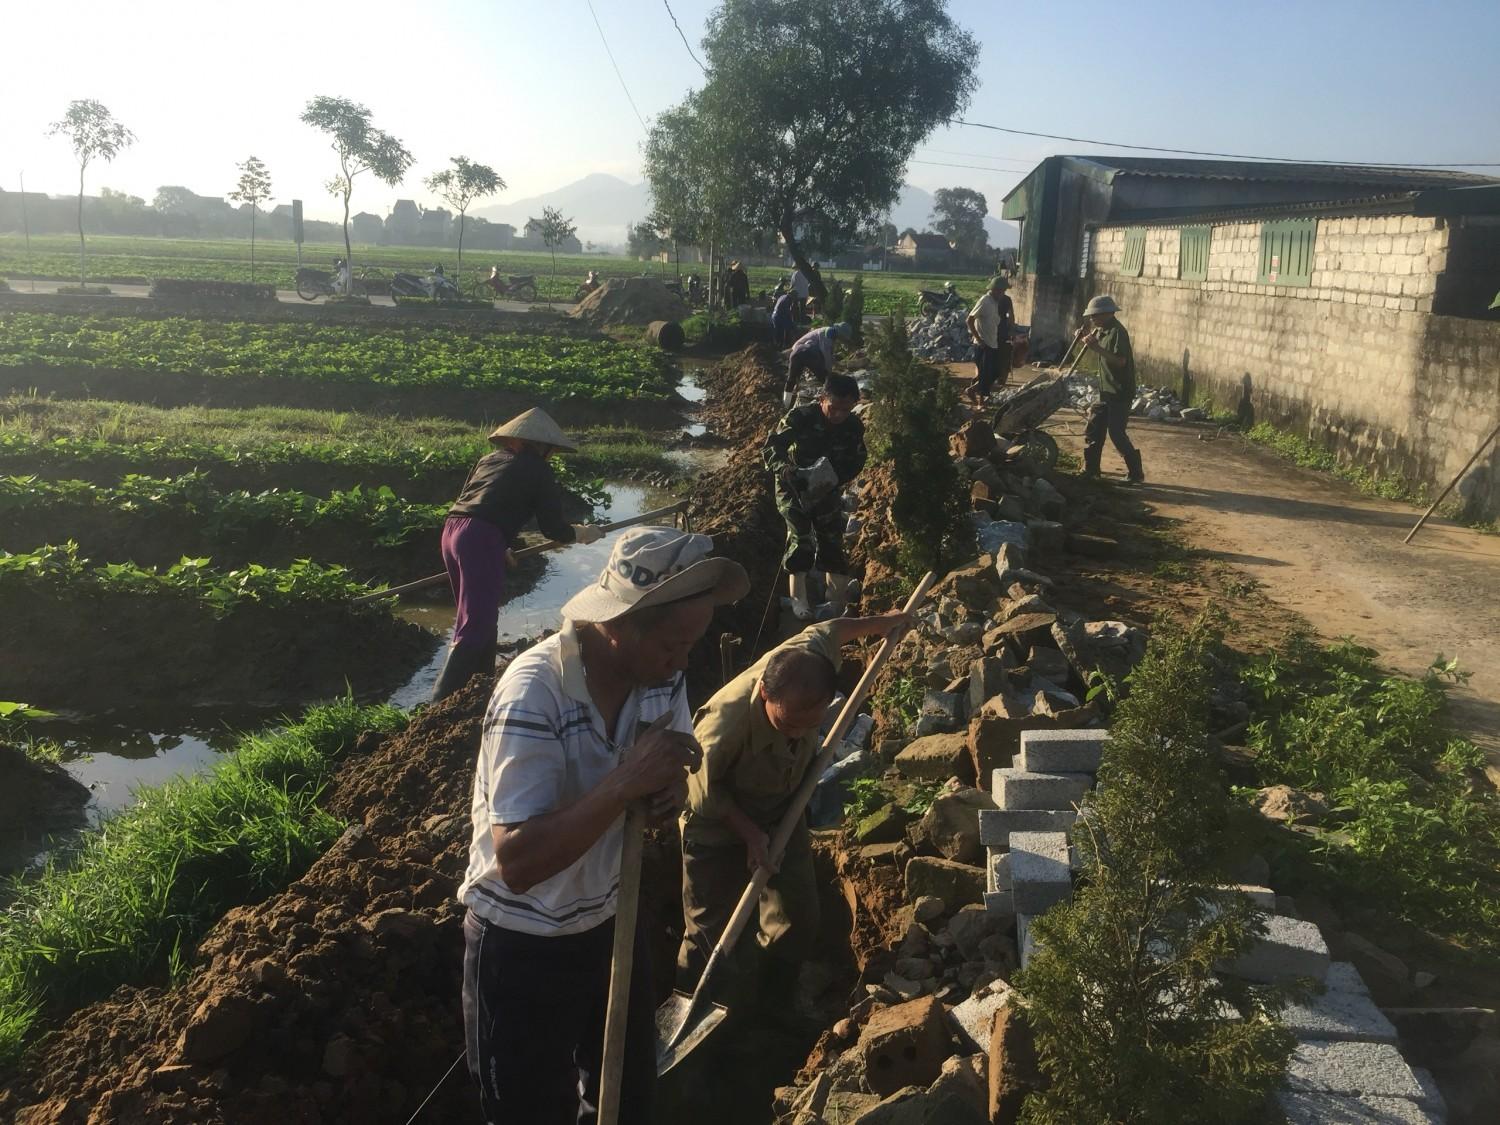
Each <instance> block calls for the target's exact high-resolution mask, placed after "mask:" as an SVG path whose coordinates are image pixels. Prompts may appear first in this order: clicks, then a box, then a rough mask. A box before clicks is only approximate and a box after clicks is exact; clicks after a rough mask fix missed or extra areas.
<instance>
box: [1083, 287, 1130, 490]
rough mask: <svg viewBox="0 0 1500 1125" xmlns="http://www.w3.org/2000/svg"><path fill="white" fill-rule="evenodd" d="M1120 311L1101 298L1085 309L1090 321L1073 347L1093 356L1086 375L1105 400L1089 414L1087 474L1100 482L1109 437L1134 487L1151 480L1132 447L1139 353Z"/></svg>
mask: <svg viewBox="0 0 1500 1125" xmlns="http://www.w3.org/2000/svg"><path fill="white" fill-rule="evenodd" d="M1119 311H1120V306H1119V305H1117V304H1115V299H1114V298H1113V297H1110V296H1107V295H1101V296H1098V297H1095V298H1094V299H1093V300H1091V301H1090V302H1089V303H1088V307H1087V308H1085V309H1084V310H1083V319H1084V320H1085V321H1086V322H1087V323H1085V324H1084V325H1083V326H1082V327H1080V328H1079V329H1078V331H1077V332H1076V333H1074V335H1073V343H1074V344H1075V345H1078V346H1081V347H1082V348H1083V349H1084V351H1086V352H1087V353H1088V354H1087V355H1086V356H1084V357H1083V358H1084V360H1085V364H1086V365H1085V366H1084V367H1083V370H1085V371H1089V370H1092V371H1093V372H1094V373H1095V374H1096V375H1098V377H1099V401H1098V402H1096V403H1095V404H1094V405H1093V406H1092V407H1091V408H1090V409H1089V420H1088V424H1087V425H1086V426H1085V427H1084V430H1083V475H1084V476H1087V477H1097V476H1098V475H1099V460H1100V458H1101V457H1102V456H1103V455H1104V436H1105V434H1108V435H1109V439H1110V441H1112V442H1114V445H1115V448H1116V449H1117V450H1119V453H1120V456H1121V458H1123V459H1124V461H1125V470H1126V472H1127V473H1128V474H1129V477H1128V479H1129V480H1130V482H1131V483H1132V484H1140V483H1141V482H1142V481H1144V480H1145V479H1146V474H1145V473H1144V472H1143V471H1142V469H1141V451H1140V450H1139V449H1137V448H1136V447H1135V445H1134V444H1132V442H1131V440H1130V435H1129V434H1127V433H1126V432H1125V427H1126V426H1127V425H1128V424H1129V422H1130V406H1131V403H1132V402H1133V401H1134V400H1135V352H1134V351H1133V350H1132V349H1131V347H1130V333H1128V332H1126V331H1125V326H1124V325H1123V324H1121V323H1120V322H1119V321H1118V320H1116V319H1115V313H1117V312H1119Z"/></svg>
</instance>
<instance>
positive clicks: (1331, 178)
mask: <svg viewBox="0 0 1500 1125" xmlns="http://www.w3.org/2000/svg"><path fill="white" fill-rule="evenodd" d="M1064 159H1067V160H1076V161H1080V162H1086V163H1089V164H1092V165H1095V166H1096V167H1098V168H1099V169H1101V170H1103V171H1106V172H1109V173H1112V176H1111V177H1110V178H1115V177H1119V176H1147V177H1152V178H1161V179H1181V180H1243V181H1247V182H1255V183H1330V184H1333V183H1337V184H1355V185H1364V184H1368V185H1370V186H1371V187H1379V188H1383V189H1385V190H1386V191H1403V190H1404V191H1420V190H1421V189H1423V188H1438V187H1464V186H1469V185H1482V184H1495V183H1500V178H1497V177H1495V176H1482V175H1478V174H1477V173H1474V172H1456V171H1449V170H1447V169H1444V168H1363V167H1359V166H1352V165H1347V164H1287V163H1280V162H1270V161H1251V160H1178V159H1168V158H1162V157H1154V156H1068V157H1065V158H1064Z"/></svg>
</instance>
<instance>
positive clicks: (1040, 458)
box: [1021, 430, 1057, 472]
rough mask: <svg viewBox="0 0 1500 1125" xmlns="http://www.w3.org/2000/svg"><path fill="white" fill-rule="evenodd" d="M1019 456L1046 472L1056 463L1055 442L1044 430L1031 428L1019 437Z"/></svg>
mask: <svg viewBox="0 0 1500 1125" xmlns="http://www.w3.org/2000/svg"><path fill="white" fill-rule="evenodd" d="M1021 456H1023V457H1025V458H1026V459H1027V460H1028V461H1030V462H1031V463H1032V464H1033V465H1035V466H1036V467H1037V468H1038V469H1039V470H1041V471H1042V472H1047V471H1049V470H1050V469H1052V468H1053V467H1054V466H1055V465H1056V464H1057V442H1056V441H1055V440H1054V439H1053V437H1052V435H1051V434H1049V433H1047V432H1046V431H1045V430H1031V431H1030V432H1028V433H1027V434H1026V435H1025V436H1024V437H1023V438H1022V439H1021Z"/></svg>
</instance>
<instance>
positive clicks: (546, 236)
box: [526, 207, 578, 304]
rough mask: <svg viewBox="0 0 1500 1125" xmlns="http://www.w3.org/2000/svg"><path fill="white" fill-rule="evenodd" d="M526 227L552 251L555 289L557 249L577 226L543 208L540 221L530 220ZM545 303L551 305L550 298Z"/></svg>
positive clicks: (572, 233)
mask: <svg viewBox="0 0 1500 1125" xmlns="http://www.w3.org/2000/svg"><path fill="white" fill-rule="evenodd" d="M526 225H527V226H534V227H535V228H536V231H537V233H538V234H540V235H541V236H542V242H544V243H545V244H546V246H547V249H548V250H550V251H552V288H553V289H556V288H557V248H558V247H559V246H561V245H562V244H563V243H564V242H566V241H567V240H568V239H570V238H572V237H573V235H574V233H575V232H576V231H577V230H578V227H577V225H576V224H575V223H574V222H573V221H572V220H571V219H567V218H565V217H564V216H563V213H562V212H561V211H559V210H558V209H557V208H556V207H543V208H542V217H541V218H540V219H531V220H530V221H528V222H527V224H526ZM547 303H548V304H551V303H552V298H551V297H550V296H549V297H548V298H547Z"/></svg>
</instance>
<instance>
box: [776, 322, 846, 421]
mask: <svg viewBox="0 0 1500 1125" xmlns="http://www.w3.org/2000/svg"><path fill="white" fill-rule="evenodd" d="M853 338H854V329H853V328H851V327H850V326H849V325H847V324H830V325H829V326H828V327H827V328H814V329H813V330H812V331H811V332H809V333H807V334H806V335H804V336H803V337H802V338H801V339H800V340H798V341H797V342H796V343H795V344H793V345H792V353H791V355H790V356H789V357H788V359H787V365H786V386H785V387H783V388H782V391H781V405H782V406H785V407H788V408H790V407H791V405H792V404H793V403H794V402H796V401H797V381H798V380H799V379H801V378H802V376H803V374H804V373H806V374H809V375H813V376H816V378H817V379H818V381H819V382H822V381H823V380H825V379H827V378H828V376H829V373H830V372H832V371H833V346H834V344H836V343H837V342H838V341H840V340H850V339H853Z"/></svg>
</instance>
